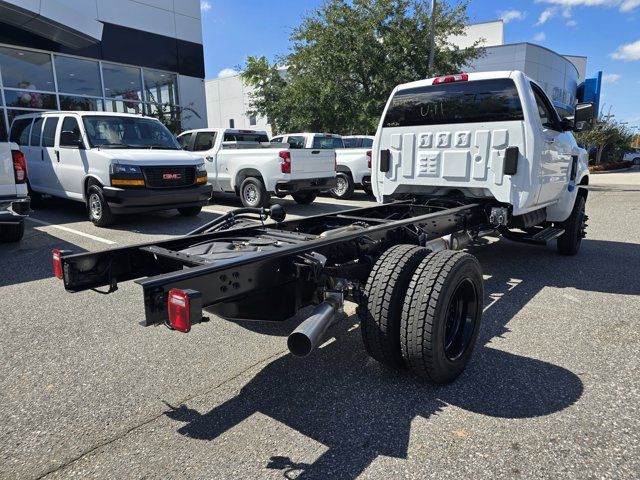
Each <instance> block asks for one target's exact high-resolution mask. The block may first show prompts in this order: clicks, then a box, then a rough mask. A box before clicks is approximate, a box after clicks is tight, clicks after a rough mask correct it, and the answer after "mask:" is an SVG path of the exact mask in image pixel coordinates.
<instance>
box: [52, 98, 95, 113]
mask: <svg viewBox="0 0 640 480" xmlns="http://www.w3.org/2000/svg"><path fill="white" fill-rule="evenodd" d="M60 110H82V111H85V112H90V111H99V112H102V111H104V102H103V100H102V99H101V98H86V97H74V96H72V95H60Z"/></svg>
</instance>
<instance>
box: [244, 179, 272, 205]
mask: <svg viewBox="0 0 640 480" xmlns="http://www.w3.org/2000/svg"><path fill="white" fill-rule="evenodd" d="M240 200H241V201H242V205H244V206H245V207H252V208H259V207H268V206H269V194H268V193H267V189H266V188H264V183H262V180H261V179H259V178H256V177H247V178H245V179H244V181H243V182H242V185H240Z"/></svg>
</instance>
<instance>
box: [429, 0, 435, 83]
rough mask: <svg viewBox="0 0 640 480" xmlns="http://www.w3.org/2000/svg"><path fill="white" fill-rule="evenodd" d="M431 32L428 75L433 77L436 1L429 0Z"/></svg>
mask: <svg viewBox="0 0 640 480" xmlns="http://www.w3.org/2000/svg"><path fill="white" fill-rule="evenodd" d="M429 20H430V23H431V31H430V32H429V74H430V75H433V55H434V49H435V44H436V38H435V37H436V0H431V18H430V19H429Z"/></svg>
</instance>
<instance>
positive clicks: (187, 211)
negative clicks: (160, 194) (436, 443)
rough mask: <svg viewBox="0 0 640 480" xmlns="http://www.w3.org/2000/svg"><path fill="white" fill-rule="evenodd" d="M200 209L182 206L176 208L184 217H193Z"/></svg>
mask: <svg viewBox="0 0 640 480" xmlns="http://www.w3.org/2000/svg"><path fill="white" fill-rule="evenodd" d="M201 211H202V207H182V208H179V209H178V212H180V215H182V216H184V217H195V216H196V215H198V214H199V213H200V212H201Z"/></svg>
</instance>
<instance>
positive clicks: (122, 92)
mask: <svg viewBox="0 0 640 480" xmlns="http://www.w3.org/2000/svg"><path fill="white" fill-rule="evenodd" d="M102 78H103V80H104V96H105V97H111V98H122V99H124V100H135V101H140V100H142V98H141V93H142V83H141V78H140V69H139V68H136V67H123V66H122V65H114V64H112V63H103V64H102Z"/></svg>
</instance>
